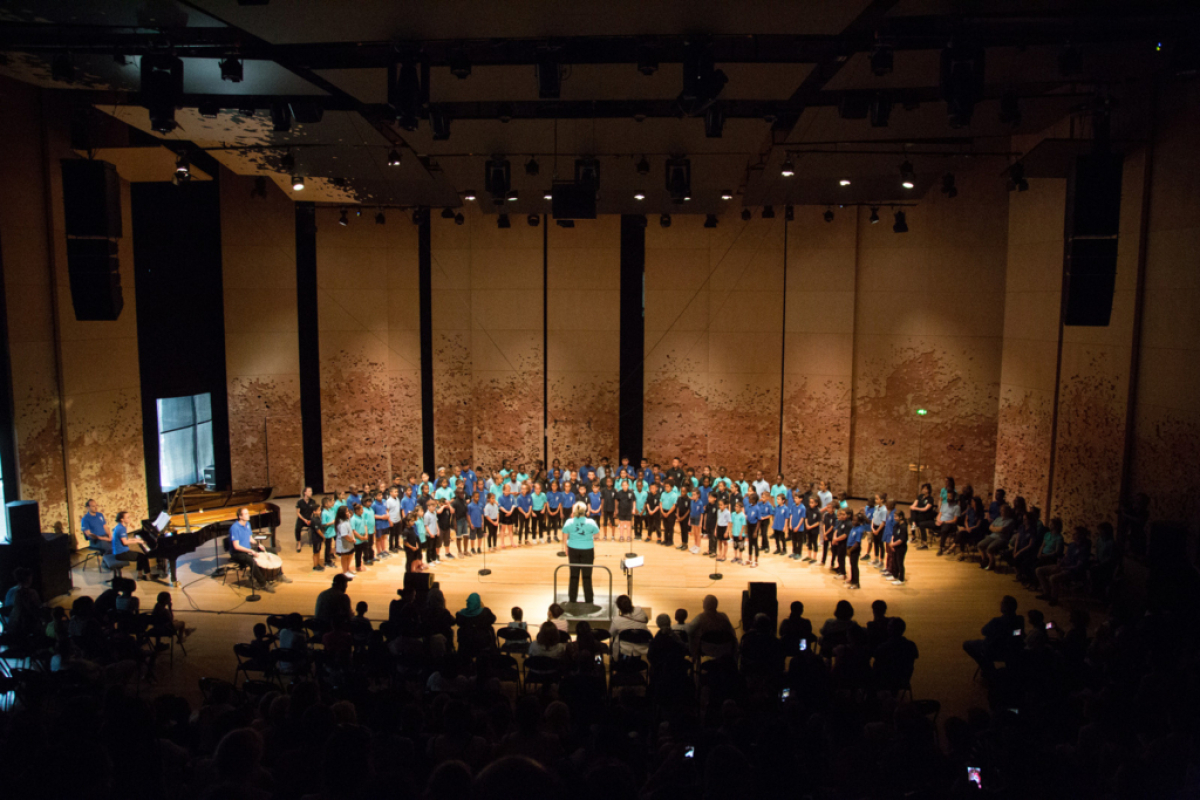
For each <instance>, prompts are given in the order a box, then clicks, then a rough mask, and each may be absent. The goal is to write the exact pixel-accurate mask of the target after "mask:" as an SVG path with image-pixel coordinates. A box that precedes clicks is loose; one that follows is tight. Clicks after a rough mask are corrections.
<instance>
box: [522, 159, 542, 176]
mask: <svg viewBox="0 0 1200 800" xmlns="http://www.w3.org/2000/svg"><path fill="white" fill-rule="evenodd" d="M541 171H542V167H541V165H540V164H538V162H537V159H536V158H534V157H533V156H530V157H529V160H528V161H526V162H525V174H526V175H529V176H531V177H532V176H534V175H537V174H538V173H539V172H541Z"/></svg>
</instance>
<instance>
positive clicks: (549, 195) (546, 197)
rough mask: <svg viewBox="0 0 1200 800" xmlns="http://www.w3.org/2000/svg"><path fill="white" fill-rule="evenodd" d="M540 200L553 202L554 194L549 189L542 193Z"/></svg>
mask: <svg viewBox="0 0 1200 800" xmlns="http://www.w3.org/2000/svg"><path fill="white" fill-rule="evenodd" d="M542 199H543V200H553V199H554V192H553V191H551V190H550V189H547V190H546V191H544V192H542Z"/></svg>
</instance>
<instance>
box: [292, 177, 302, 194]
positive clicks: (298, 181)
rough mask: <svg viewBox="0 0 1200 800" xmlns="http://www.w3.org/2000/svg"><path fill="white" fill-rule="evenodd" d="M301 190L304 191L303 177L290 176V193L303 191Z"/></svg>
mask: <svg viewBox="0 0 1200 800" xmlns="http://www.w3.org/2000/svg"><path fill="white" fill-rule="evenodd" d="M303 189H304V176H303V175H293V176H292V191H294V192H299V191H303Z"/></svg>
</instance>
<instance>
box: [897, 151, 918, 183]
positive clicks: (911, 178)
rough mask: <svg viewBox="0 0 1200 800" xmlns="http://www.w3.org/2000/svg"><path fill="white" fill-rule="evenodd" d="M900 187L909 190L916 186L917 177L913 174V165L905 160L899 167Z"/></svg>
mask: <svg viewBox="0 0 1200 800" xmlns="http://www.w3.org/2000/svg"><path fill="white" fill-rule="evenodd" d="M900 185H901V186H903V187H904V188H905V189H911V188H913V187H914V186H916V185H917V175H916V173H915V172H913V165H912V164H911V163H909V161H908V159H907V158H906V159H904V163H903V164H901V165H900Z"/></svg>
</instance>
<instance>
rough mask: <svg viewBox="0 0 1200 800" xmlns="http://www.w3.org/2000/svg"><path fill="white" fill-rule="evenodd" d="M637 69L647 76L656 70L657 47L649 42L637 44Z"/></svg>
mask: <svg viewBox="0 0 1200 800" xmlns="http://www.w3.org/2000/svg"><path fill="white" fill-rule="evenodd" d="M637 71H638V72H640V73H642V74H643V75H645V76H647V77H649V76H650V75H653V74H654V73H656V72H658V49H657V48H656V47H655V46H654V45H652V44H650V43H649V42H643V43H642V44H640V45H638V60H637Z"/></svg>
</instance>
